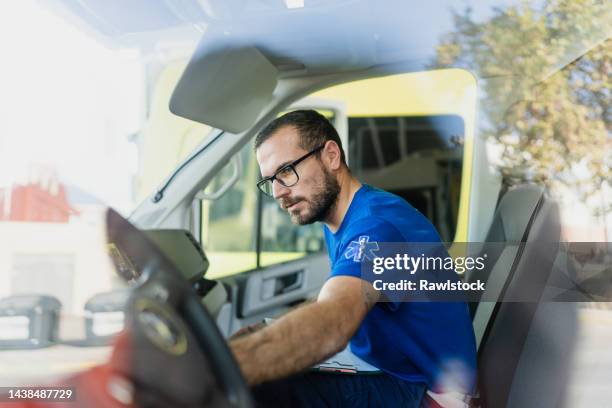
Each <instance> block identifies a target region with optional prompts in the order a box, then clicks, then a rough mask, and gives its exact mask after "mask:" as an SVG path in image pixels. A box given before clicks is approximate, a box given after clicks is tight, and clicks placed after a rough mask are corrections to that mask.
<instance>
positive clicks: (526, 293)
mask: <svg viewBox="0 0 612 408" xmlns="http://www.w3.org/2000/svg"><path fill="white" fill-rule="evenodd" d="M513 191H516V190H513ZM520 191H526V190H520ZM537 196H539V198H538V199H537V202H536V205H535V208H534V207H533V201H536V200H535V198H536V197H537ZM521 197H524V199H522V198H521ZM527 198H529V199H530V200H529V201H530V202H529V203H528V204H527V203H526V201H527ZM505 203H506V205H509V206H510V208H506V209H503V210H502V211H503V212H504V213H502V214H500V217H501V220H500V221H499V222H501V226H502V227H503V232H504V234H505V236H506V238H509V239H508V240H507V242H515V240H516V238H519V242H520V243H519V245H518V249H516V253H515V254H514V255H513V256H511V254H504V252H503V251H502V253H501V254H500V256H499V258H498V260H497V262H496V263H495V265H494V266H493V269H492V270H491V275H490V276H489V280H491V279H498V280H499V281H500V282H498V285H497V286H498V288H497V289H498V290H499V296H498V297H496V298H497V299H498V301H497V302H494V303H493V302H491V303H492V305H488V309H489V313H490V316H484V312H480V310H481V307H482V304H481V305H479V307H478V308H477V310H476V317H477V318H481V317H482V319H483V321H478V322H477V321H476V320H477V319H475V320H474V323H477V324H484V326H482V327H484V329H483V328H482V327H481V328H480V330H482V333H481V341H480V347H479V352H478V364H479V391H480V396H481V402H482V405H483V406H485V407H496V408H497V407H506V406H508V400H509V396H510V394H511V390H512V386H513V381H514V380H515V376H516V373H517V366H518V365H519V361H520V360H521V356H522V355H523V351H524V345H525V342H526V338H527V337H528V335H529V333H530V330H531V327H532V322H533V319H534V315H535V314H536V311H537V310H538V307H539V303H538V301H539V299H540V297H541V295H542V293H543V291H544V289H545V287H546V283H547V281H548V279H549V278H550V275H551V271H552V269H553V264H554V261H555V258H556V256H557V253H558V247H559V240H560V233H561V228H560V222H559V210H558V207H557V205H556V204H555V203H554V202H552V201H551V200H550V199H549V198H547V196H546V194H544V192H543V190H542V189H540V188H528V189H527V191H526V194H524V195H523V194H513V196H512V197H511V200H505ZM502 204H504V203H502ZM532 208H533V209H532ZM500 210H501V205H500ZM525 218H527V221H526V223H525ZM517 223H520V225H517ZM521 231H522V232H521ZM521 233H522V236H521V237H519V235H521ZM492 234H493V235H494V234H496V232H492ZM498 273H499V274H501V275H500V276H501V278H500V276H497V274H498ZM504 277H505V279H503V278H504ZM487 299H492V298H490V297H488V298H487ZM482 310H485V309H482ZM479 314H481V315H482V316H479ZM485 317H489V318H488V319H486V324H485V322H484V318H485ZM540 363H541V362H539V361H534V364H535V365H537V364H540Z"/></svg>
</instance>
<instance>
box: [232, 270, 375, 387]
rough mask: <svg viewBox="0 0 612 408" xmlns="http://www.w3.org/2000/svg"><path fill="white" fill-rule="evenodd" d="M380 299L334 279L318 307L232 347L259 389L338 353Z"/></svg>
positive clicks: (346, 279) (345, 279) (351, 281)
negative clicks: (260, 385) (261, 384)
mask: <svg viewBox="0 0 612 408" xmlns="http://www.w3.org/2000/svg"><path fill="white" fill-rule="evenodd" d="M378 296H379V294H378V292H377V291H376V290H375V289H374V288H373V287H372V285H370V284H369V283H367V282H366V281H364V280H361V279H359V278H355V277H351V276H338V277H334V278H331V279H329V280H328V281H327V282H326V283H325V285H323V288H321V292H320V293H319V297H318V299H317V301H316V302H315V303H312V304H308V305H306V306H303V307H300V308H298V309H296V310H294V311H292V312H289V313H287V314H286V315H285V316H283V317H282V318H281V319H279V320H277V321H275V322H274V324H272V325H270V326H267V327H265V328H263V329H261V330H259V331H256V332H254V333H252V334H250V335H247V336H243V337H241V338H238V339H236V340H232V341H231V342H230V347H231V349H232V351H233V353H234V356H235V357H236V360H237V361H238V364H239V365H240V368H241V370H242V373H243V374H244V376H245V378H246V380H247V382H248V383H249V384H252V385H254V384H259V383H261V382H264V381H268V380H273V379H277V378H282V377H286V376H288V375H291V374H294V373H296V372H298V371H301V370H304V369H306V368H308V367H310V366H312V365H313V364H315V363H317V362H320V361H323V360H324V359H326V358H327V357H330V356H332V355H334V354H335V353H337V352H339V351H340V350H342V349H343V348H344V347H346V344H347V343H348V341H349V340H350V338H351V337H352V336H353V334H354V333H355V331H357V329H358V328H359V325H360V324H361V321H362V320H363V318H364V317H365V316H366V314H367V313H368V312H369V310H370V309H371V308H372V307H373V306H374V305H375V304H376V301H377V300H378Z"/></svg>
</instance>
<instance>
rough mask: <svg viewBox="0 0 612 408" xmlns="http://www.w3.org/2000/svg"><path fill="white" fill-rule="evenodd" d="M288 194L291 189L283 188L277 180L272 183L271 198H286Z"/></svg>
mask: <svg viewBox="0 0 612 408" xmlns="http://www.w3.org/2000/svg"><path fill="white" fill-rule="evenodd" d="M290 192H291V189H290V188H289V187H285V186H283V185H282V184H281V183H279V182H278V180H274V182H273V183H272V196H273V197H274V199H275V200H278V199H279V198H283V197H286V196H287V195H289V193H290Z"/></svg>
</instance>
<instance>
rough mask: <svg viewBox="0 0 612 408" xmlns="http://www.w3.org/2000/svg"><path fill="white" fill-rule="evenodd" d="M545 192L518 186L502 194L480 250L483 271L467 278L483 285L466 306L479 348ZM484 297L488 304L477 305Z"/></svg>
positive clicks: (540, 189) (541, 189) (542, 189)
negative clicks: (483, 288)
mask: <svg viewBox="0 0 612 408" xmlns="http://www.w3.org/2000/svg"><path fill="white" fill-rule="evenodd" d="M544 193H545V189H544V187H541V186H535V185H521V186H517V187H515V188H513V189H511V190H509V191H508V192H506V194H504V196H503V197H502V199H501V200H500V202H499V205H498V207H497V210H496V211H495V215H494V216H493V221H492V223H491V227H490V228H489V232H488V234H487V237H486V240H485V243H484V245H483V247H482V250H481V251H480V252H481V254H486V255H487V262H486V263H485V268H483V269H482V270H476V269H475V270H473V271H471V272H469V273H468V274H467V276H466V280H467V281H468V282H476V281H478V280H480V281H482V282H486V286H485V288H486V289H485V291H484V293H483V294H481V295H480V296H479V297H478V299H475V301H473V302H471V303H470V305H469V306H470V313H471V315H472V321H473V325H474V332H475V334H476V341H477V344H478V345H480V342H481V340H482V336H483V335H484V330H485V328H486V326H487V323H488V322H489V319H490V317H491V313H492V312H493V308H494V306H495V301H494V300H497V299H499V296H500V295H501V292H502V289H503V287H504V285H505V283H506V281H507V280H508V275H509V273H510V270H511V267H512V264H513V263H514V262H515V260H516V258H517V255H518V251H519V248H520V247H519V246H518V244H519V243H521V242H525V241H526V240H527V237H528V235H529V229H530V228H531V226H532V224H533V220H534V216H535V214H536V213H537V210H538V208H539V206H540V205H541V202H542V200H543V199H544ZM506 244H510V245H506ZM483 296H484V298H485V299H487V300H489V301H487V302H480V303H479V302H478V300H480V298H482V297H483Z"/></svg>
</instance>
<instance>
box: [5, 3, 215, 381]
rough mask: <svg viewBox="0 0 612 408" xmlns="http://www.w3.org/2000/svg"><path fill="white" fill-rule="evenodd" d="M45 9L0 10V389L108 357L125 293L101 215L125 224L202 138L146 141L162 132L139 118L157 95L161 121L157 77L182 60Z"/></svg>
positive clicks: (166, 86) (196, 134)
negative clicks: (103, 35) (120, 41)
mask: <svg viewBox="0 0 612 408" xmlns="http://www.w3.org/2000/svg"><path fill="white" fill-rule="evenodd" d="M46 6H47V5H46V4H43V2H36V1H29V0H26V1H19V2H10V3H9V2H2V3H1V4H0V48H1V49H2V54H3V57H2V70H1V72H0V89H2V92H1V95H0V110H1V111H2V113H3V114H2V119H1V120H0V385H2V386H11V385H19V384H45V383H50V382H52V381H55V380H56V379H57V378H62V377H65V376H66V375H69V374H71V373H73V372H75V371H77V370H82V369H85V368H88V367H91V366H93V365H95V364H98V363H101V362H104V361H106V360H107V359H108V358H109V355H110V353H111V347H110V343H109V338H110V337H112V335H114V334H116V333H117V332H118V331H119V330H121V329H122V328H123V325H124V316H123V307H124V304H125V301H126V299H127V296H128V291H127V287H126V283H125V280H123V279H121V277H120V276H118V275H117V274H116V273H115V269H114V268H113V266H112V264H111V259H112V260H114V261H118V260H121V255H120V253H119V252H118V250H117V248H115V247H113V246H112V245H110V246H109V245H108V243H107V237H106V222H105V216H106V212H107V210H108V208H109V207H112V208H114V209H116V210H117V211H118V212H119V213H120V214H122V215H124V216H128V215H129V214H130V213H131V212H132V211H133V209H134V208H135V206H136V204H137V203H138V202H139V201H141V200H142V199H143V198H144V197H145V196H147V195H148V194H150V193H151V192H152V191H154V189H155V188H156V187H158V186H159V185H160V184H161V182H162V181H163V180H164V178H165V177H167V176H168V175H169V174H170V172H171V170H172V169H173V168H174V166H175V165H176V163H177V162H179V161H181V160H182V159H184V158H185V157H186V156H187V155H188V154H189V153H190V152H191V150H192V149H193V148H194V146H195V145H197V144H198V143H200V142H201V141H202V140H203V139H205V138H206V136H207V135H208V134H209V132H210V131H211V129H210V128H208V127H206V126H203V125H201V126H194V127H193V128H192V129H191V130H192V131H190V132H183V133H182V134H181V135H180V137H179V138H178V139H172V142H173V143H175V142H178V144H177V145H173V147H172V148H169V147H168V146H163V145H160V144H156V145H155V146H153V147H151V145H149V144H147V143H146V142H145V141H144V139H145V135H146V137H149V138H150V140H154V139H155V138H163V137H165V136H167V135H168V134H172V133H173V131H172V125H173V123H170V124H167V123H166V125H165V126H160V125H159V124H158V123H153V121H152V120H150V119H149V118H150V117H151V111H156V110H158V109H161V108H160V107H162V106H163V104H164V102H163V101H162V99H164V98H165V99H166V102H165V114H166V115H168V116H169V115H170V113H169V112H168V109H167V99H168V98H169V94H170V92H171V89H172V87H173V85H174V83H173V80H174V79H171V80H166V78H167V77H169V75H170V78H174V77H176V75H175V74H173V73H174V72H175V71H176V70H177V69H178V70H180V69H181V64H182V63H181V64H175V63H173V61H174V60H175V59H176V55H168V54H167V53H166V52H165V51H164V48H163V47H160V48H159V49H157V50H156V51H155V52H153V51H151V50H148V51H147V50H143V49H141V48H138V47H135V46H130V45H129V44H126V45H117V44H111V43H109V42H106V43H105V42H104V41H101V40H100V38H96V37H95V36H93V35H92V33H91V32H88V31H87V30H86V29H84V28H83V27H78V26H77V25H74V24H72V23H70V22H69V21H67V20H66V19H63V18H62V17H61V16H60V15H59V14H57V13H54V12H53V10H52V9H51V8H50V7H46ZM33 27H36V29H33ZM196 38H197V37H196ZM187 44H188V46H187V51H185V52H186V53H188V52H190V50H191V48H189V43H187ZM176 48H179V49H180V47H175V50H176ZM181 55H182V54H181ZM185 58H186V57H185V56H183V57H181V58H180V60H181V61H184V59H185ZM171 74H172V75H171ZM156 98H157V99H156ZM153 101H158V102H156V103H153ZM156 117H157V118H158V119H157V120H162V119H159V118H160V117H161V115H156ZM163 120H165V119H163ZM180 121H182V119H179V118H177V119H175V122H174V123H176V122H179V123H180ZM185 122H186V121H185ZM152 129H155V130H152ZM145 173H146V176H143V174H145ZM109 254H110V255H111V256H110V257H109ZM125 264H126V265H127V264H129V262H127V261H126V262H125Z"/></svg>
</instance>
